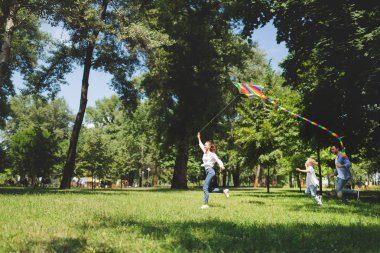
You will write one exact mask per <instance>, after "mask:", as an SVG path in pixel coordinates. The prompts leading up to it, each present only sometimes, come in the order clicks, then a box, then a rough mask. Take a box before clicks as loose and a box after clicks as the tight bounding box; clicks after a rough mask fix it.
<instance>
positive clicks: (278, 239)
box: [0, 188, 380, 252]
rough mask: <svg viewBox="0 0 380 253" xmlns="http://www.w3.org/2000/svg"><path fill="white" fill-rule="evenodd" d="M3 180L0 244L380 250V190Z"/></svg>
mask: <svg viewBox="0 0 380 253" xmlns="http://www.w3.org/2000/svg"><path fill="white" fill-rule="evenodd" d="M202 198H203V193H202V191H201V190H200V189H197V190H189V191H172V190H169V189H163V188H160V189H128V190H96V191H91V190H70V191H59V190H51V189H50V190H31V189H21V188H0V232H1V233H0V252H15V251H16V252H19V251H21V252H380V219H379V218H380V191H377V192H376V191H368V192H363V193H362V201H361V202H356V201H348V203H341V202H339V201H337V200H335V199H328V198H327V197H324V198H323V201H324V206H323V207H318V206H316V205H315V204H314V203H313V201H312V199H311V198H310V197H308V196H305V195H304V194H303V193H300V192H298V191H297V190H290V189H272V192H271V193H269V194H267V193H266V192H265V190H264V189H255V190H253V189H232V190H231V197H230V198H229V199H226V198H225V197H224V195H223V194H211V196H210V206H211V208H210V209H208V210H201V209H199V207H200V206H201V205H202Z"/></svg>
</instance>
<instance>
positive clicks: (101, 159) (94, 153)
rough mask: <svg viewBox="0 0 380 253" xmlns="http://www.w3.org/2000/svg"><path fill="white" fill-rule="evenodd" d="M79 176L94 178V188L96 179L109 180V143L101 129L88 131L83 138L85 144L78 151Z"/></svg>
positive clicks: (81, 144)
mask: <svg viewBox="0 0 380 253" xmlns="http://www.w3.org/2000/svg"><path fill="white" fill-rule="evenodd" d="M77 159H78V162H77V173H76V174H77V175H88V176H90V175H91V177H92V182H93V184H92V187H93V188H94V179H95V177H98V178H100V179H106V178H109V172H110V165H111V161H112V160H111V156H110V153H109V152H108V148H107V142H106V140H105V138H104V135H103V134H102V130H101V129H99V128H89V129H86V131H85V132H84V136H83V143H80V145H79V149H78V158H77Z"/></svg>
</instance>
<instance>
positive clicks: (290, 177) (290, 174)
mask: <svg viewBox="0 0 380 253" xmlns="http://www.w3.org/2000/svg"><path fill="white" fill-rule="evenodd" d="M289 187H290V188H293V173H292V172H290V173H289Z"/></svg>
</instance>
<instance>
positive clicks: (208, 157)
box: [197, 133, 229, 209]
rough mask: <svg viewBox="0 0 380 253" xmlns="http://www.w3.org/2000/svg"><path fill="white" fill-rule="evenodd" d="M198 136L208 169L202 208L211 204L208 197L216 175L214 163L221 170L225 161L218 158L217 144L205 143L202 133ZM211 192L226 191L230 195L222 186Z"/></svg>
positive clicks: (204, 163)
mask: <svg viewBox="0 0 380 253" xmlns="http://www.w3.org/2000/svg"><path fill="white" fill-rule="evenodd" d="M197 137H198V141H199V147H200V148H201V149H202V151H203V158H202V160H203V164H202V166H203V167H204V168H205V170H206V178H205V182H204V185H203V192H204V199H203V200H204V203H203V206H201V209H207V208H209V205H208V198H209V193H210V190H209V187H210V183H211V181H212V179H213V177H215V170H214V165H215V163H218V165H219V168H220V169H221V170H224V165H223V162H222V161H221V160H220V159H219V158H218V156H217V155H216V153H215V152H216V146H215V144H213V143H212V142H211V141H206V143H205V144H204V145H203V143H202V141H201V134H200V133H198V136H197ZM211 192H217V193H224V195H226V197H227V198H228V197H229V190H228V189H224V190H223V189H221V188H214V189H213V190H212V191H211Z"/></svg>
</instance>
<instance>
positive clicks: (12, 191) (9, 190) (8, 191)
mask: <svg viewBox="0 0 380 253" xmlns="http://www.w3.org/2000/svg"><path fill="white" fill-rule="evenodd" d="M128 192H129V191H128V190H122V189H117V190H116V189H95V190H92V189H80V188H74V189H69V190H59V189H57V188H28V187H25V188H24V187H0V195H43V194H59V195H65V194H68V195H69V194H78V195H117V194H123V195H124V194H128Z"/></svg>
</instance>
